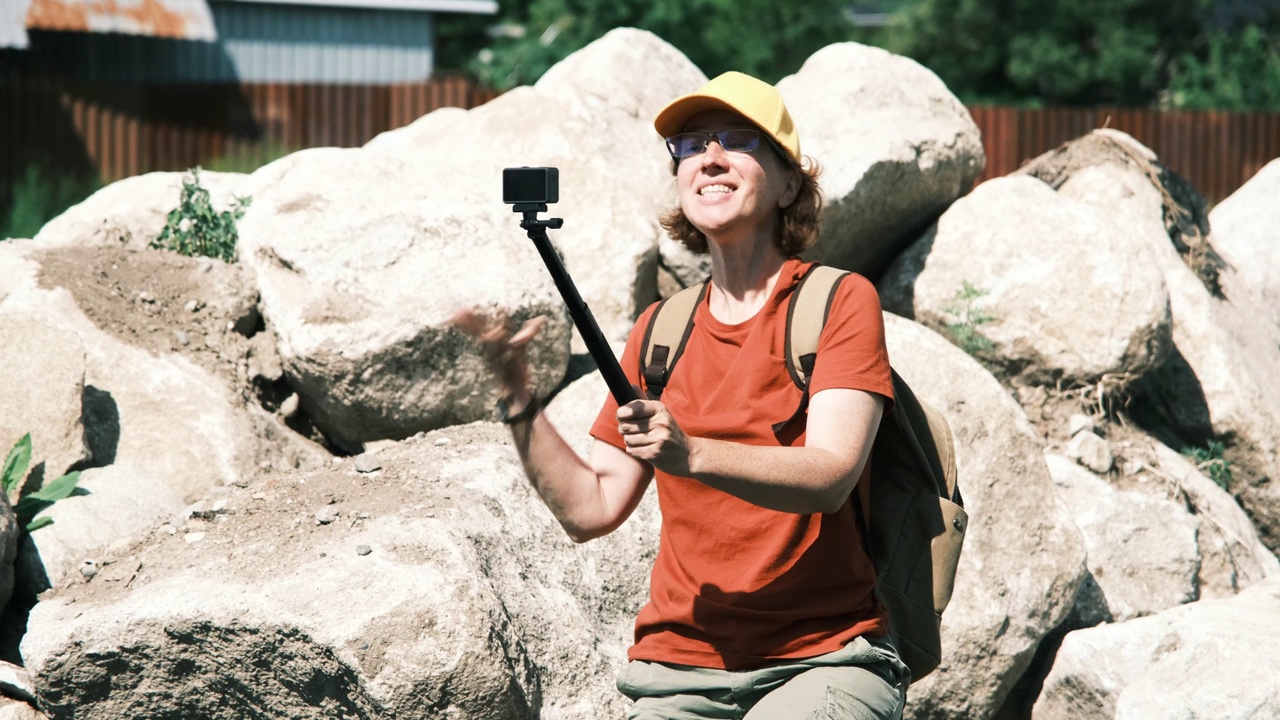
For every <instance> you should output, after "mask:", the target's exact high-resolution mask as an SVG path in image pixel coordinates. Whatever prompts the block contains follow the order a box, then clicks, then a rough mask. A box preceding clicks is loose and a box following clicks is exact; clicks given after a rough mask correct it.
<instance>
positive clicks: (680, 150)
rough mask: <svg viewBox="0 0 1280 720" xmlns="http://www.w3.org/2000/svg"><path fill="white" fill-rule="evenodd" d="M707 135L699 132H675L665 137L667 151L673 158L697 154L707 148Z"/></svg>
mask: <svg viewBox="0 0 1280 720" xmlns="http://www.w3.org/2000/svg"><path fill="white" fill-rule="evenodd" d="M707 139H708V135H707V134H706V133H701V132H686V133H677V134H675V135H672V136H671V137H669V138H667V152H670V153H671V157H673V158H685V157H689V156H691V155H697V154H698V153H700V152H702V151H703V150H706V149H707Z"/></svg>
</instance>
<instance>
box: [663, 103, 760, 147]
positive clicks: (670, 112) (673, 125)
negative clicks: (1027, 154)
mask: <svg viewBox="0 0 1280 720" xmlns="http://www.w3.org/2000/svg"><path fill="white" fill-rule="evenodd" d="M707 110H728V111H730V112H735V113H738V114H739V115H742V111H741V110H739V109H738V108H736V107H734V106H732V105H730V104H729V103H727V102H725V101H724V100H721V99H720V98H718V97H712V96H710V95H696V94H694V95H685V96H683V97H678V98H676V99H675V100H672V101H671V102H670V103H668V104H667V106H666V107H664V108H662V110H660V111H659V112H658V116H657V117H655V118H654V119H653V127H654V129H655V130H657V131H658V134H659V135H661V136H662V137H664V138H665V137H671V136H672V135H675V134H676V133H678V132H680V131H681V130H684V124H685V123H687V122H689V118H691V117H693V116H694V115H697V114H698V113H700V112H705V111H707ZM744 117H745V116H744ZM752 124H754V123H752Z"/></svg>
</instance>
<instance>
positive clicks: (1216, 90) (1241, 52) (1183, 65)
mask: <svg viewBox="0 0 1280 720" xmlns="http://www.w3.org/2000/svg"><path fill="white" fill-rule="evenodd" d="M1163 104H1164V105H1166V106H1168V107H1174V108H1186V109H1193V110H1269V111H1271V112H1280V22H1273V23H1272V28H1271V29H1270V30H1268V29H1265V28H1263V27H1261V26H1259V25H1256V24H1252V23H1251V24H1248V25H1245V26H1244V27H1243V28H1240V29H1239V30H1228V29H1215V30H1213V31H1211V32H1209V33H1207V35H1206V37H1205V38H1204V40H1203V42H1201V43H1200V44H1199V45H1198V47H1196V48H1193V49H1192V50H1189V51H1187V52H1185V53H1183V54H1182V56H1181V57H1180V58H1179V60H1178V64H1177V66H1176V67H1175V68H1174V73H1173V77H1172V78H1171V79H1170V81H1169V87H1168V90H1167V92H1166V93H1165V96H1164V103H1163Z"/></svg>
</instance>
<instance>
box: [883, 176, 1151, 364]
mask: <svg viewBox="0 0 1280 720" xmlns="http://www.w3.org/2000/svg"><path fill="white" fill-rule="evenodd" d="M1134 233H1135V230H1134V228H1133V227H1132V226H1130V225H1128V224H1126V223H1125V222H1124V221H1123V220H1122V219H1120V218H1117V217H1115V216H1113V215H1112V214H1111V213H1109V212H1104V211H1101V210H1099V209H1098V208H1096V207H1094V206H1092V205H1090V204H1088V203H1085V202H1081V201H1078V200H1072V199H1070V198H1067V197H1064V196H1063V195H1062V194H1061V193H1056V192H1054V190H1053V189H1052V188H1050V187H1049V186H1048V185H1046V184H1045V183H1043V182H1041V181H1040V180H1037V179H1034V178H1029V177H1009V178H997V179H995V180H991V181H989V182H986V183H983V184H982V185H980V186H979V187H978V188H976V189H975V190H974V191H973V192H972V193H970V194H969V195H967V196H966V197H964V198H962V199H960V200H959V201H957V202H956V203H955V204H954V205H952V206H951V208H950V209H948V210H947V212H946V213H944V214H943V216H942V217H941V218H940V219H939V220H938V224H937V227H936V229H935V230H933V231H930V232H929V233H927V234H926V235H925V236H924V237H923V238H922V239H921V240H920V241H919V242H917V244H916V245H915V246H913V247H912V248H911V249H910V250H909V251H908V253H906V254H905V255H904V256H902V257H901V258H899V259H898V260H897V261H896V262H895V264H894V266H893V267H892V268H890V270H889V272H887V273H886V275H885V277H884V279H883V280H882V282H881V283H880V290H881V293H882V297H883V302H884V305H885V308H886V309H888V310H890V311H893V312H895V313H898V314H901V315H904V316H906V317H913V318H915V319H917V320H918V321H920V322H923V323H924V324H926V325H929V326H930V327H933V328H936V329H938V330H940V331H943V332H950V334H952V335H953V337H955V338H956V339H957V340H958V342H960V343H961V344H962V345H965V344H968V345H970V347H969V348H968V349H970V350H972V351H975V352H980V353H981V354H982V357H983V358H984V359H986V360H987V361H988V362H990V363H993V364H996V365H999V366H1001V368H1002V371H1003V374H1005V375H1006V376H1016V377H1019V378H1020V379H1021V380H1022V381H1024V382H1031V383H1036V384H1046V385H1051V386H1052V385H1053V384H1055V383H1057V382H1060V381H1061V382H1063V383H1064V384H1073V383H1074V384H1079V385H1089V384H1093V383H1096V382H1098V381H1099V380H1100V379H1101V378H1102V377H1103V376H1123V377H1126V378H1136V377H1139V376H1141V375H1142V374H1144V373H1146V372H1147V371H1149V370H1151V369H1152V368H1154V367H1155V366H1157V365H1158V364H1159V363H1160V362H1162V361H1163V360H1164V358H1165V356H1166V355H1167V354H1168V351H1169V346H1170V342H1169V336H1170V317H1169V299H1168V291H1167V290H1166V289H1165V286H1164V280H1163V278H1162V276H1161V273H1160V272H1159V271H1158V270H1157V269H1156V267H1155V265H1154V263H1153V262H1152V260H1151V257H1150V255H1151V252H1150V250H1149V249H1148V247H1147V243H1144V242H1143V241H1140V240H1138V239H1135V235H1134ZM1159 237H1160V238H1166V236H1165V235H1164V234H1163V232H1161V233H1160V234H1159ZM1166 245H1167V242H1166ZM965 333H967V335H965ZM983 339H985V341H986V342H985V345H988V347H984V346H982V345H978V344H977V343H978V342H979V341H981V340H983Z"/></svg>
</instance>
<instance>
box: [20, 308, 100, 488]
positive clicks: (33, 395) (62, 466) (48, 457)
mask: <svg viewBox="0 0 1280 720" xmlns="http://www.w3.org/2000/svg"><path fill="white" fill-rule="evenodd" d="M0 337H3V338H4V341H3V342H0V376H3V377H4V379H5V392H3V393H0V455H3V454H5V453H8V452H9V449H10V448H12V447H13V445H14V443H16V442H17V441H18V439H19V438H21V437H22V436H23V435H26V434H27V433H30V434H31V451H32V455H31V463H30V465H29V466H28V474H29V475H30V474H34V475H36V476H37V477H35V481H34V482H33V483H31V485H32V488H31V489H34V487H38V486H39V485H41V484H43V483H44V482H46V481H49V480H53V479H54V478H56V477H58V476H59V475H62V474H63V473H65V472H67V471H68V470H70V469H71V468H72V466H74V465H76V464H78V463H81V462H84V461H86V460H88V459H89V457H90V452H89V448H88V446H87V445H86V444H85V437H84V424H83V422H82V419H81V415H82V408H81V396H82V395H83V394H84V372H85V357H84V344H83V343H81V342H80V338H79V337H78V336H76V334H75V333H72V332H69V331H67V330H62V329H58V328H54V327H50V326H49V325H47V324H45V323H44V322H41V320H40V319H39V318H38V316H34V315H25V314H24V315H7V316H0ZM15 499H16V498H15Z"/></svg>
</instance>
